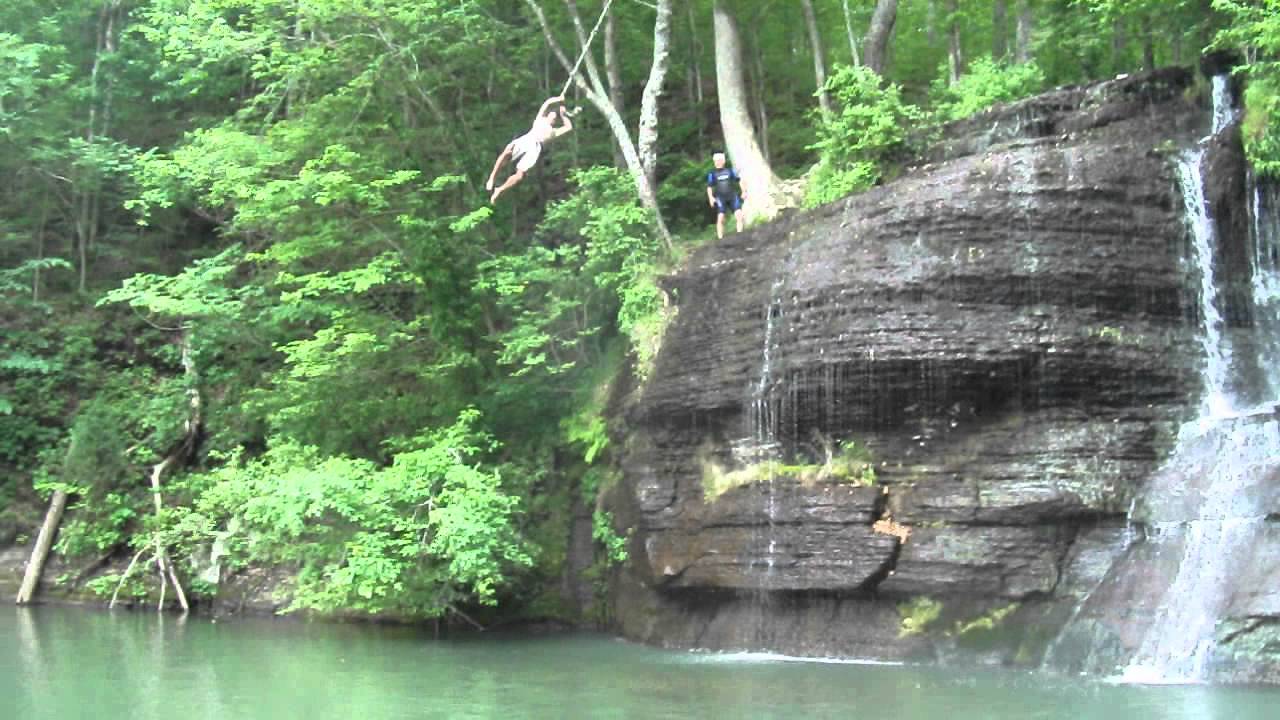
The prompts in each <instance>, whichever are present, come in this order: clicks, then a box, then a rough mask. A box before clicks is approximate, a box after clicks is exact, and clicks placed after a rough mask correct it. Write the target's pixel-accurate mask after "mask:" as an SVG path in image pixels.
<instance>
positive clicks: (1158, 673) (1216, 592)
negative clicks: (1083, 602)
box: [1119, 76, 1280, 683]
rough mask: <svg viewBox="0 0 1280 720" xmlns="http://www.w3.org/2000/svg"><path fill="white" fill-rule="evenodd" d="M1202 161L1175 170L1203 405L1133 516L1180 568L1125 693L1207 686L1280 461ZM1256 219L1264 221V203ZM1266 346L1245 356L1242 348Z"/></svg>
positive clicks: (1271, 293)
mask: <svg viewBox="0 0 1280 720" xmlns="http://www.w3.org/2000/svg"><path fill="white" fill-rule="evenodd" d="M1227 87H1228V86H1227V78H1226V77H1225V76H1220V77H1217V78H1215V79H1214V93H1213V99H1214V112H1213V132H1214V134H1216V133H1218V132H1219V131H1220V130H1222V129H1223V128H1224V127H1226V126H1227V125H1228V124H1229V123H1230V122H1231V120H1232V119H1233V116H1234V113H1233V111H1232V109H1231V107H1230V93H1229V91H1228V90H1227ZM1206 140H1208V138H1206ZM1204 155H1205V151H1204V142H1203V141H1202V143H1201V146H1200V147H1197V148H1194V149H1192V150H1189V151H1186V152H1184V153H1183V154H1181V155H1180V156H1179V158H1178V178H1179V183H1180V185H1181V188H1182V193H1183V199H1184V202H1185V207H1186V212H1187V224H1188V226H1189V229H1190V231H1191V234H1192V239H1193V243H1192V253H1191V260H1192V262H1193V263H1194V265H1195V268H1196V272H1197V274H1198V275H1199V283H1198V285H1199V286H1198V296H1199V310H1200V313H1199V315H1200V319H1201V324H1200V330H1199V333H1198V334H1199V337H1200V343H1201V346H1202V348H1203V352H1204V366H1203V368H1202V373H1201V377H1202V380H1203V385H1204V391H1203V398H1202V401H1201V404H1200V410H1199V413H1198V417H1196V418H1195V419H1193V420H1191V421H1189V422H1187V423H1185V424H1184V425H1183V426H1182V427H1181V429H1180V430H1179V433H1178V437H1177V441H1176V445H1175V447H1174V450H1173V452H1172V454H1171V455H1170V457H1169V459H1168V461H1167V462H1166V463H1165V466H1164V468H1163V469H1162V471H1161V472H1160V473H1158V475H1157V477H1156V478H1154V479H1153V481H1152V483H1151V484H1150V485H1149V486H1148V488H1147V490H1146V492H1145V493H1144V495H1143V497H1142V499H1141V502H1140V505H1141V508H1140V509H1139V510H1138V512H1139V514H1140V516H1141V521H1142V528H1143V531H1142V533H1141V537H1139V538H1138V539H1136V541H1135V542H1138V543H1147V544H1150V545H1151V546H1152V548H1150V550H1151V551H1152V552H1153V553H1154V554H1153V555H1151V556H1153V557H1160V556H1162V555H1166V554H1168V553H1180V558H1179V559H1178V560H1177V563H1176V573H1175V574H1174V576H1173V579H1172V582H1171V583H1170V584H1169V585H1168V587H1167V589H1165V590H1164V591H1163V597H1162V598H1161V600H1160V602H1159V604H1158V606H1157V610H1156V613H1155V616H1154V618H1153V620H1152V622H1151V624H1150V625H1149V627H1147V628H1146V630H1145V632H1144V633H1143V634H1142V636H1141V642H1140V643H1139V644H1138V646H1137V650H1136V652H1135V654H1134V655H1133V656H1132V658H1131V659H1130V660H1129V662H1128V664H1127V665H1126V666H1125V667H1124V668H1123V669H1122V670H1121V672H1120V674H1119V679H1120V680H1121V681H1124V682H1135V683H1196V682H1202V681H1204V680H1205V679H1206V674H1207V670H1208V669H1209V666H1210V664H1211V662H1212V657H1213V651H1214V648H1215V645H1216V644H1217V641H1216V637H1217V636H1216V630H1217V625H1218V622H1219V620H1220V619H1221V618H1222V617H1223V615H1224V612H1225V610H1226V605H1227V603H1228V602H1229V599H1230V594H1231V587H1232V584H1233V582H1234V581H1235V578H1236V577H1237V574H1238V569H1239V567H1240V565H1241V562H1242V558H1243V556H1244V554H1245V553H1247V552H1248V550H1249V548H1250V547H1252V545H1253V542H1254V540H1255V538H1256V537H1257V535H1258V533H1259V532H1260V531H1261V530H1262V528H1263V524H1264V522H1265V520H1266V514H1267V513H1266V511H1265V510H1264V509H1263V508H1262V507H1260V505H1259V503H1258V501H1257V495H1258V493H1257V492H1255V491H1256V490H1258V488H1255V487H1254V486H1255V485H1256V484H1258V483H1259V481H1260V479H1261V478H1263V477H1265V474H1266V468H1267V466H1268V463H1272V462H1274V461H1275V458H1276V457H1278V456H1280V421H1277V419H1276V416H1275V405H1276V401H1277V398H1276V393H1275V387H1274V386H1272V387H1268V388H1266V390H1265V391H1264V395H1265V397H1266V398H1267V400H1266V401H1265V402H1264V403H1262V404H1261V405H1255V406H1253V407H1250V406H1249V405H1250V403H1248V402H1247V401H1246V400H1245V399H1244V398H1242V397H1241V396H1240V395H1241V393H1239V392H1238V391H1237V390H1236V388H1235V385H1236V381H1237V377H1236V375H1237V374H1238V368H1237V367H1236V365H1235V363H1234V362H1233V360H1234V359H1235V358H1234V354H1235V352H1236V348H1234V347H1233V344H1232V333H1231V332H1228V328H1227V327H1226V323H1225V321H1224V317H1223V312H1222V308H1221V298H1220V294H1219V292H1218V288H1217V286H1216V283H1215V269H1216V262H1217V255H1218V253H1219V243H1218V238H1217V236H1216V232H1215V226H1214V220H1213V218H1212V217H1211V215H1210V212H1209V208H1208V206H1207V203H1206V200H1205V189H1204V178H1203V173H1202V167H1201V166H1202V163H1203V160H1204ZM1254 210H1255V211H1258V210H1260V202H1259V203H1255V208H1254ZM1258 226H1259V223H1258V222H1257V221H1256V220H1255V227H1258ZM1256 234H1257V233H1256ZM1255 243H1257V244H1258V245H1259V246H1261V245H1263V244H1264V240H1263V239H1262V238H1260V237H1259V238H1255ZM1261 254H1262V253H1255V263H1254V267H1253V272H1254V278H1253V298H1252V301H1253V306H1254V308H1255V311H1256V312H1257V311H1264V310H1266V309H1268V308H1270V307H1272V306H1273V303H1275V301H1276V293H1275V289H1276V287H1277V276H1276V268H1275V267H1274V264H1272V265H1271V266H1270V267H1266V266H1264V264H1263V263H1260V262H1256V258H1257V256H1260V255H1261ZM1269 326H1270V323H1265V322H1264V323H1255V327H1254V331H1255V332H1258V331H1262V332H1266V331H1267V330H1268V329H1270V328H1269ZM1263 340H1270V339H1269V338H1264V339H1263ZM1267 345H1268V343H1267V342H1258V343H1252V342H1251V343H1246V344H1244V346H1245V347H1247V348H1253V347H1259V348H1262V347H1266V346H1267ZM1242 349H1244V348H1242ZM1130 514H1131V515H1132V514H1133V511H1132V510H1131V513H1130ZM1131 520H1132V518H1131ZM1133 571H1141V569H1140V568H1135V569H1133Z"/></svg>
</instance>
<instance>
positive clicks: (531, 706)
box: [0, 608, 1280, 720]
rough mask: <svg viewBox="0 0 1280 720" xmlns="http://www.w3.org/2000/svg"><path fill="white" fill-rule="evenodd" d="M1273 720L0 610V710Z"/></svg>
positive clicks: (1168, 704) (1050, 681)
mask: <svg viewBox="0 0 1280 720" xmlns="http://www.w3.org/2000/svg"><path fill="white" fill-rule="evenodd" d="M575 717H582V718H712V717H714V718H845V719H854V720H856V719H858V718H867V719H869V720H870V719H874V720H916V719H924V718H928V719H929V720H969V719H973V720H979V719H981V720H995V719H999V718H1018V719H1019V720H1026V719H1038V718H1044V719H1048V720H1058V719H1062V720H1068V719H1069V720H1089V719H1095V718H1096V719H1098V720H1103V719H1111V718H1115V719H1117V720H1143V719H1145V718H1151V719H1152V720H1156V719H1159V720H1176V719H1179V718H1188V719H1190V718H1195V719H1200V718H1223V719H1224V720H1225V719H1226V718H1231V719H1232V720H1252V719H1253V718H1257V719H1259V720H1262V719H1263V718H1265V719H1266V720H1276V718H1278V717H1280V690H1272V689H1253V688H1206V687H1134V686H1121V685H1112V684H1108V683H1104V682H1097V681H1087V680H1077V679H1075V678H1062V677H1056V676H1052V675H1044V674H1038V673H1028V672H1011V671H1005V670H997V669H967V670H956V669H949V670H946V669H939V668H925V667H910V666H885V665H862V664H851V663H817V662H799V661H793V660H787V659H785V658H774V657H768V656H759V655H717V654H710V653H688V652H672V651H662V650H655V649H652V648H647V647H642V646H637V645H633V644H630V643H625V642H621V641H618V640H614V639H612V638H609V637H607V636H602V635H578V634H575V635H553V636H528V635H514V634H490V633H485V634H481V635H476V636H473V637H468V638H465V639H461V640H446V641H440V640H435V639H433V638H432V636H431V633H430V632H429V631H424V630H421V629H414V628H389V627H377V626H368V625H332V624H322V623H304V622H292V621H285V620H270V619H235V620H223V621H221V622H217V623H213V622H211V621H210V620H209V619H208V618H191V619H188V620H185V621H184V620H181V619H180V618H178V617H175V616H172V615H167V616H157V615H155V614H154V613H146V612H119V611H117V612H114V613H108V612H102V611H93V610H80V609H74V608H36V609H26V608H4V609H0V718H5V719H7V718H14V719H15V720H18V719H21V720H41V719H44V718H58V719H59V720H62V719H67V718H86V719H89V718H92V719H93V720H113V719H115V718H120V719H122V720H124V719H128V720H152V719H155V720H161V719H164V720H175V719H176V720H201V719H205V718H207V719H210V720H215V719H216V720H259V719H261V720H268V719H270V720H285V719H288V718H302V719H304V720H328V719H329V718H342V719H344V720H381V719H383V718H388V719H390V718H397V719H399V718H502V719H503V720H509V719H513V718H575Z"/></svg>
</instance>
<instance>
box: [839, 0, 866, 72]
mask: <svg viewBox="0 0 1280 720" xmlns="http://www.w3.org/2000/svg"><path fill="white" fill-rule="evenodd" d="M841 5H842V6H843V7H844V31H845V33H846V34H847V35H848V36H849V57H850V58H851V59H852V63H853V65H854V67H857V66H858V65H861V64H862V60H860V59H859V58H858V39H857V38H856V37H854V34H853V15H851V14H850V13H849V0H842V3H841Z"/></svg>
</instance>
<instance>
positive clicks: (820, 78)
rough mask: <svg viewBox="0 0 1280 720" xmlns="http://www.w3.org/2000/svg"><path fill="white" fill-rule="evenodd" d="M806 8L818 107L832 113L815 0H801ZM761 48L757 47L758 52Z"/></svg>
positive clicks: (825, 113) (806, 25) (824, 111)
mask: <svg viewBox="0 0 1280 720" xmlns="http://www.w3.org/2000/svg"><path fill="white" fill-rule="evenodd" d="M800 7H801V9H802V10H804V24H805V27H806V28H807V29H808V31H809V49H810V50H812V51H813V80H814V83H815V84H816V85H817V86H818V107H819V108H821V109H822V114H823V115H830V114H831V96H830V95H829V94H828V93H827V59H826V50H825V49H824V48H823V47H822V33H821V32H819V31H818V14H817V13H815V12H814V11H813V0H800ZM758 52H759V48H757V53H758Z"/></svg>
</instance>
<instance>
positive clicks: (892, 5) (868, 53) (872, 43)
mask: <svg viewBox="0 0 1280 720" xmlns="http://www.w3.org/2000/svg"><path fill="white" fill-rule="evenodd" d="M897 21H898V0H876V9H875V12H874V13H873V14H872V15H871V27H870V28H868V29H867V41H866V43H865V44H864V45H863V49H864V52H863V56H864V57H865V58H866V63H867V67H869V68H871V71H872V72H874V73H876V74H877V75H884V70H885V62H886V61H887V60H888V55H889V38H890V37H892V36H893V25H894V23H896V22H897Z"/></svg>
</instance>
